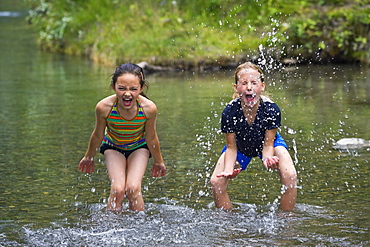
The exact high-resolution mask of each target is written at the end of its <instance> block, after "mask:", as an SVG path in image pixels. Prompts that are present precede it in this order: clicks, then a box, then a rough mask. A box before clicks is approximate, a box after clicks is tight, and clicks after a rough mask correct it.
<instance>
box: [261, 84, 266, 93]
mask: <svg viewBox="0 0 370 247" xmlns="http://www.w3.org/2000/svg"><path fill="white" fill-rule="evenodd" d="M265 87H266V84H265V83H264V82H262V90H261V91H262V92H264V91H265Z"/></svg>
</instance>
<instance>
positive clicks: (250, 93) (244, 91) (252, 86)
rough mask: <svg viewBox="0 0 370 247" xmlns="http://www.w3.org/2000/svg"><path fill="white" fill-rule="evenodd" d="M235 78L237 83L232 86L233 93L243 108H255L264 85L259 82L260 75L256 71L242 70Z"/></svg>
mask: <svg viewBox="0 0 370 247" xmlns="http://www.w3.org/2000/svg"><path fill="white" fill-rule="evenodd" d="M237 77H238V80H237V83H236V84H234V90H235V92H236V93H237V94H238V95H239V96H240V98H241V100H242V103H244V105H245V106H247V107H253V106H255V105H256V104H257V103H258V101H259V99H260V95H261V93H262V92H263V91H264V90H265V83H263V82H262V81H261V74H260V73H259V72H258V71H257V70H254V69H249V68H248V69H242V70H241V71H240V72H239V73H238V74H237Z"/></svg>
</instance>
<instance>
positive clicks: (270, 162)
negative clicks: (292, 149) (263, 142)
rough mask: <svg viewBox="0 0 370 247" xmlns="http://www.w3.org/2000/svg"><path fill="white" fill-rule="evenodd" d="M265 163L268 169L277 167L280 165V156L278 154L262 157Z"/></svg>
mask: <svg viewBox="0 0 370 247" xmlns="http://www.w3.org/2000/svg"><path fill="white" fill-rule="evenodd" d="M262 162H263V165H264V166H265V167H266V168H267V169H274V170H275V169H277V168H278V166H279V158H278V157H276V156H270V157H267V158H262Z"/></svg>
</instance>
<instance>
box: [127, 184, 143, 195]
mask: <svg viewBox="0 0 370 247" xmlns="http://www.w3.org/2000/svg"><path fill="white" fill-rule="evenodd" d="M125 192H126V194H127V195H135V194H138V193H140V192H141V186H140V184H130V185H127V186H126V189H125Z"/></svg>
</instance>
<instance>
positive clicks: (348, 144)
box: [333, 138, 370, 149]
mask: <svg viewBox="0 0 370 247" xmlns="http://www.w3.org/2000/svg"><path fill="white" fill-rule="evenodd" d="M333 147H334V148H335V149H360V148H366V147H370V141H366V140H364V139H362V138H343V139H340V140H339V141H337V142H335V143H334V145H333Z"/></svg>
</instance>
